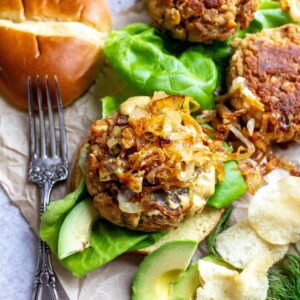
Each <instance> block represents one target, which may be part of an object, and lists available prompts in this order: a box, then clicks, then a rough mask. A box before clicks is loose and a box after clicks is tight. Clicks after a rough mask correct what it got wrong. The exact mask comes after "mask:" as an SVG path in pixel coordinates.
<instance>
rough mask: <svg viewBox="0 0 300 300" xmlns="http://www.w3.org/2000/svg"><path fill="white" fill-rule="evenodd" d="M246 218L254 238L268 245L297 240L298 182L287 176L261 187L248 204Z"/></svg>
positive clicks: (299, 227)
mask: <svg viewBox="0 0 300 300" xmlns="http://www.w3.org/2000/svg"><path fill="white" fill-rule="evenodd" d="M248 216H249V221H250V223H251V226H252V227H253V228H254V229H255V231H256V232H257V233H258V235H259V236H260V237H261V238H263V239H264V240H265V241H267V242H269V243H271V244H277V245H285V244H289V243H295V242H297V241H298V240H300V178H299V177H293V176H288V177H285V178H283V179H281V180H280V181H278V182H277V183H272V184H269V185H266V186H264V187H262V188H261V189H260V190H259V191H258V192H257V193H256V194H255V195H254V197H253V199H252V201H251V203H250V207H249V212H248Z"/></svg>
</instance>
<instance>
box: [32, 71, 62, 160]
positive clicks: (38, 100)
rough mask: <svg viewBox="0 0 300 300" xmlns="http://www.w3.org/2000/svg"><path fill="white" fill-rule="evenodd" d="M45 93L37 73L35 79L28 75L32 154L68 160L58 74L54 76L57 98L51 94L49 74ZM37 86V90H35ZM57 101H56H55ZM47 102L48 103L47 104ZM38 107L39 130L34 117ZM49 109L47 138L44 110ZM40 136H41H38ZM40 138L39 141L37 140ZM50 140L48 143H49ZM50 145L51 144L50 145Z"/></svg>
mask: <svg viewBox="0 0 300 300" xmlns="http://www.w3.org/2000/svg"><path fill="white" fill-rule="evenodd" d="M44 86H45V93H44V94H43V92H42V82H41V79H40V77H39V76H38V75H37V76H36V77H35V78H34V79H32V78H31V77H28V81H27V92H28V114H29V130H30V156H31V159H33V158H47V157H49V158H58V157H59V158H61V159H62V160H64V161H67V138H66V131H65V124H64V116H63V109H62V100H61V95H60V90H59V86H58V80H57V76H54V87H55V92H54V94H55V100H53V95H52V94H51V90H50V84H49V78H48V75H46V76H45V79H44ZM34 87H35V92H34ZM54 101H55V102H54ZM46 103H47V105H46ZM55 103H56V106H57V111H58V124H59V132H60V139H59V140H60V143H59V144H60V145H59V146H57V143H56V132H55V120H54V114H53V104H55ZM35 107H37V108H38V116H39V127H38V128H39V132H37V126H36V122H35V118H34V108H35ZM46 108H47V110H48V124H49V125H48V126H49V131H50V137H49V140H48V141H47V138H46V129H47V127H48V126H47V125H46V118H45V113H44V110H46ZM38 136H39V138H38ZM38 140H39V143H38V142H37V141H38ZM47 142H48V143H47ZM48 145H49V146H48Z"/></svg>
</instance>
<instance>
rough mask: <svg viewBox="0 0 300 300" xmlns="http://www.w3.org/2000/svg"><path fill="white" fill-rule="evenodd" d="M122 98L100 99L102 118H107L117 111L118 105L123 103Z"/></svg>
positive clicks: (108, 97) (109, 97)
mask: <svg viewBox="0 0 300 300" xmlns="http://www.w3.org/2000/svg"><path fill="white" fill-rule="evenodd" d="M125 100H126V98H124V97H111V96H107V97H104V98H102V99H101V102H102V118H104V119H105V118H107V117H108V116H110V115H111V114H112V113H113V112H115V111H117V110H118V108H119V106H120V104H121V103H122V102H124V101H125Z"/></svg>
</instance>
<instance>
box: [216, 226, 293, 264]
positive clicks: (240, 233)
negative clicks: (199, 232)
mask: <svg viewBox="0 0 300 300" xmlns="http://www.w3.org/2000/svg"><path fill="white" fill-rule="evenodd" d="M216 249H217V251H218V253H219V254H220V255H221V256H222V258H223V259H224V260H225V261H226V262H227V263H229V264H230V265H232V266H234V267H235V268H237V269H244V268H245V267H246V266H247V265H248V264H249V262H250V261H251V260H253V259H254V258H255V257H256V256H257V255H258V254H260V253H267V252H270V255H271V257H272V259H273V263H276V262H277V261H279V260H280V259H281V258H283V257H284V255H285V254H286V253H287V251H288V245H284V246H279V245H272V244H270V243H268V242H266V241H265V240H263V239H262V238H260V236H258V234H257V233H256V231H255V230H254V229H253V228H252V227H251V225H250V222H249V221H248V220H243V221H241V222H239V223H237V224H235V225H233V226H232V227H230V228H228V229H227V230H225V231H223V232H222V233H221V234H219V235H218V236H217V240H216Z"/></svg>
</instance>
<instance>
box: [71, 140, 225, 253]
mask: <svg viewBox="0 0 300 300" xmlns="http://www.w3.org/2000/svg"><path fill="white" fill-rule="evenodd" d="M87 147H88V143H87V142H84V143H83V144H82V145H81V146H80V147H79V150H78V152H77V154H76V156H75V159H74V163H73V166H72V172H71V176H70V182H69V186H70V190H71V191H74V190H75V189H76V187H77V186H78V185H79V183H80V181H81V180H82V179H84V175H83V174H82V168H83V166H82V161H81V160H82V159H84V158H85V156H86V153H87ZM223 211H224V210H223V209H215V208H212V207H205V209H204V210H203V211H202V212H201V214H196V215H194V216H192V217H190V218H188V219H186V220H185V221H184V222H182V223H181V224H180V225H179V226H178V227H177V228H176V229H172V230H171V231H170V232H169V233H168V234H167V235H165V236H164V237H162V238H161V239H160V240H159V241H158V242H156V243H154V244H153V245H151V246H149V247H146V248H143V249H139V250H135V251H133V253H137V254H143V255H146V254H149V253H151V252H152V251H154V250H156V249H157V248H159V247H160V246H162V245H163V244H165V243H167V242H171V241H175V240H195V241H197V242H198V243H199V242H201V241H203V240H204V239H205V238H206V237H207V236H208V235H209V234H210V232H211V231H212V230H213V229H214V228H215V226H216V225H217V223H218V222H219V220H220V219H221V216H222V213H223Z"/></svg>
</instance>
